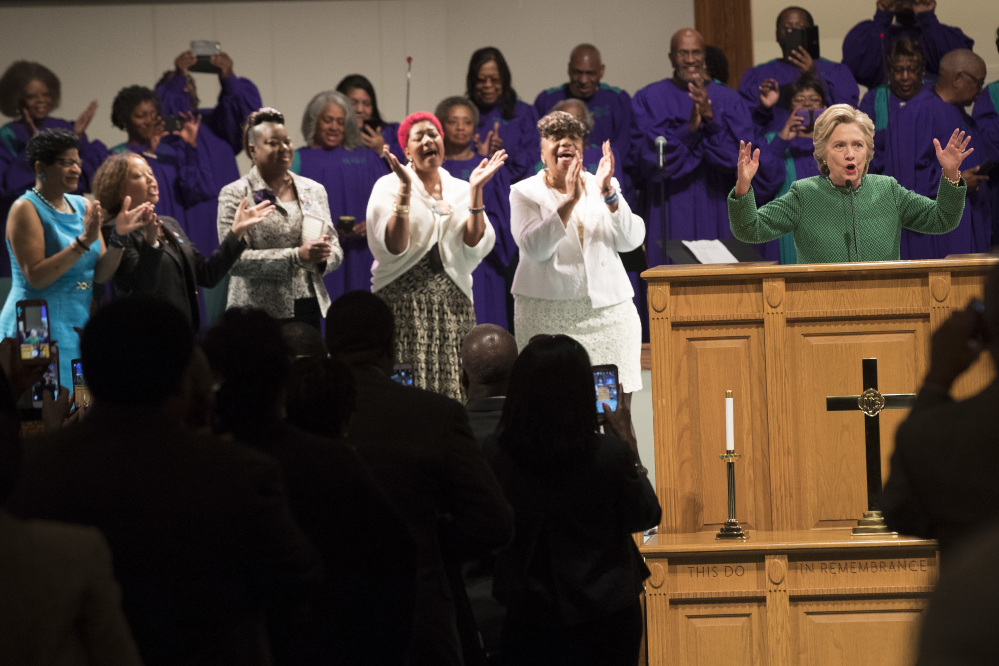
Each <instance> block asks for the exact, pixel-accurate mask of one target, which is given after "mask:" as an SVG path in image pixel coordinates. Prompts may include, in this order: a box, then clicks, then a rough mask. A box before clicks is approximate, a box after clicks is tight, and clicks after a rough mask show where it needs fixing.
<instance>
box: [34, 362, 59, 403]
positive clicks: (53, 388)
mask: <svg viewBox="0 0 999 666" xmlns="http://www.w3.org/2000/svg"><path fill="white" fill-rule="evenodd" d="M43 391H50V392H51V393H52V397H53V398H55V397H56V396H58V395H59V364H58V363H49V367H47V368H46V369H45V374H44V375H42V378H41V380H40V381H37V382H35V383H34V385H32V387H31V406H32V407H35V408H40V407H41V406H42V392H43Z"/></svg>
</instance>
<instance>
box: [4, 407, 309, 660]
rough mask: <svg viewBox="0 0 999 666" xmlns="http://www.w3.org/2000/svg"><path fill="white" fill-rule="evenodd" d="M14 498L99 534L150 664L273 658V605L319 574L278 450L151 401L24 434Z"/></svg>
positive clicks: (98, 410)
mask: <svg viewBox="0 0 999 666" xmlns="http://www.w3.org/2000/svg"><path fill="white" fill-rule="evenodd" d="M9 508H10V510H11V512H12V513H15V514H16V515H21V516H23V517H32V518H45V519H49V520H60V521H65V522H71V523H78V524H83V525H93V526H95V527H97V528H99V529H100V530H101V531H102V532H103V533H104V535H105V537H106V538H107V540H108V543H109V544H110V546H111V552H112V554H113V556H114V569H115V575H116V577H117V578H118V581H119V583H120V584H121V589H122V596H123V601H124V608H125V615H126V617H127V618H128V621H129V624H130V625H131V627H132V633H133V636H134V637H135V640H136V643H137V644H138V645H139V649H140V651H141V654H142V658H143V660H144V661H145V663H146V664H147V665H154V664H169V665H170V666H176V665H179V664H248V665H249V664H269V663H270V651H269V649H268V646H267V638H266V631H265V627H264V612H263V609H264V605H265V604H266V603H267V602H268V601H270V600H274V599H281V598H285V597H294V596H299V595H304V594H305V593H306V592H307V591H308V590H309V589H311V587H312V586H314V585H316V584H317V583H318V581H319V578H320V567H319V562H318V556H317V555H316V553H315V551H314V550H313V548H312V546H311V545H310V544H309V542H308V540H307V539H306V538H305V536H304V535H303V534H302V532H301V531H300V530H299V528H298V526H297V525H296V524H295V521H294V519H293V518H292V514H291V509H290V507H289V505H288V500H287V497H286V495H285V490H284V485H283V483H282V481H281V471H280V469H279V468H278V466H277V464H276V463H275V462H274V461H273V460H272V459H271V458H269V457H267V456H265V455H264V454H262V453H259V452H257V451H254V450H252V449H250V448H249V447H247V446H244V445H242V444H236V443H231V442H224V441H221V440H218V439H215V438H213V437H209V436H200V435H194V434H192V433H190V432H188V431H185V430H183V429H181V428H180V427H179V426H177V425H175V424H173V423H172V422H171V421H170V420H168V419H166V418H164V417H162V416H160V415H158V414H155V413H153V412H151V410H149V409H143V408H136V409H134V410H131V411H128V412H125V411H124V410H119V409H115V410H113V411H112V410H108V409H107V408H106V407H103V406H102V405H100V404H99V403H95V405H94V407H93V408H92V409H91V411H90V413H89V414H88V415H87V418H86V419H85V420H84V421H82V422H81V423H79V424H76V425H73V426H70V427H68V428H64V429H63V430H61V431H59V432H57V433H53V434H51V435H48V436H45V437H42V438H39V439H38V440H35V441H29V442H27V443H26V446H25V455H24V466H23V468H22V474H21V478H20V480H19V481H18V484H17V486H16V487H15V489H14V493H13V495H12V496H11V498H10V502H9Z"/></svg>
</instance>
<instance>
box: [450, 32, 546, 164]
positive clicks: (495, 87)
mask: <svg viewBox="0 0 999 666" xmlns="http://www.w3.org/2000/svg"><path fill="white" fill-rule="evenodd" d="M465 96H466V97H468V99H470V100H472V101H473V102H474V103H475V106H476V107H477V108H478V110H479V124H478V126H477V127H476V135H475V151H476V152H477V153H479V154H481V155H487V156H489V155H493V154H494V153H495V152H496V151H498V150H499V149H500V148H502V149H503V150H505V151H506V154H507V161H506V169H507V172H508V173H509V175H510V183H511V184H512V183H516V182H517V181H519V180H522V179H524V178H527V177H528V176H530V175H532V174H533V173H534V164H535V162H536V158H537V154H538V146H539V145H540V143H539V142H540V140H541V139H540V138H539V137H538V129H537V123H538V114H537V112H536V111H535V110H534V107H533V106H531V105H530V104H527V103H526V102H521V101H520V100H518V99H517V91H516V90H514V89H513V87H512V84H511V75H510V68H509V67H508V66H507V64H506V58H504V57H503V54H502V53H500V50H499V49H497V48H495V47H493V46H487V47H485V48H481V49H479V50H478V51H476V52H475V53H473V54H472V58H471V60H470V61H469V63H468V74H467V75H466V77H465Z"/></svg>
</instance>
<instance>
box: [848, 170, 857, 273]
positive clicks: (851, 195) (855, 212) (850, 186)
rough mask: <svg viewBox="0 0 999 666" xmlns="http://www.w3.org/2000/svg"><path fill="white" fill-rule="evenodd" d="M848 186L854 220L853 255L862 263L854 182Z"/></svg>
mask: <svg viewBox="0 0 999 666" xmlns="http://www.w3.org/2000/svg"><path fill="white" fill-rule="evenodd" d="M846 186H847V187H848V188H849V190H850V217H851V218H852V219H853V254H854V257H856V261H858V262H859V261H860V249H859V247H858V246H857V209H856V208H854V203H853V181H852V180H848V181H846Z"/></svg>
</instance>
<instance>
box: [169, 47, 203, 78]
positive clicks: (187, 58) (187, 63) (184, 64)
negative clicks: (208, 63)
mask: <svg viewBox="0 0 999 666" xmlns="http://www.w3.org/2000/svg"><path fill="white" fill-rule="evenodd" d="M196 62H198V56H196V55H194V51H191V50H187V51H184V52H183V53H181V54H180V55H179V56H177V57H176V58H174V61H173V66H174V67H176V68H177V71H178V72H180V73H181V74H183V75H184V76H187V70H189V69H191V67H193V66H194V64H195V63H196Z"/></svg>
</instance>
